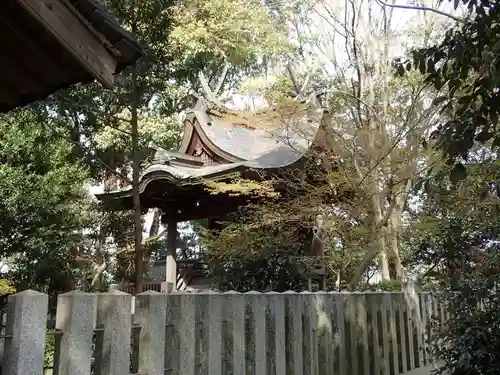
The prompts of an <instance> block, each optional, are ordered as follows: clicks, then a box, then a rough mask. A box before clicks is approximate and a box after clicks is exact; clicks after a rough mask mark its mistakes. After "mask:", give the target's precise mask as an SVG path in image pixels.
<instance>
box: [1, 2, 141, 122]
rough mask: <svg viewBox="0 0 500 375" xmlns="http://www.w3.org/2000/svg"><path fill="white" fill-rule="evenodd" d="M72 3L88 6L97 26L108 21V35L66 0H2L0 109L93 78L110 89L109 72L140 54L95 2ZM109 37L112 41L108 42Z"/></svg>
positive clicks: (110, 78)
mask: <svg viewBox="0 0 500 375" xmlns="http://www.w3.org/2000/svg"><path fill="white" fill-rule="evenodd" d="M75 3H76V4H79V5H78V6H79V7H84V6H86V9H89V12H90V15H88V16H89V17H93V19H96V20H98V21H96V22H95V23H99V25H100V27H101V24H102V27H101V29H102V28H103V27H104V24H105V23H106V22H107V23H108V26H105V27H107V29H106V30H108V31H109V33H108V34H109V35H107V36H104V35H103V34H102V33H100V32H99V31H97V29H96V28H95V27H94V25H93V24H92V23H91V22H89V21H88V20H87V19H86V18H85V17H84V16H83V15H82V14H81V13H80V12H79V10H77V9H76V7H75V6H74V5H73V2H71V1H70V0H2V1H0V71H1V75H0V112H6V111H8V110H10V109H12V108H15V107H17V106H20V105H25V104H28V103H29V102H32V101H35V100H39V99H44V98H45V97H46V96H48V95H50V94H52V93H54V92H55V91H58V90H60V89H63V88H67V87H69V86H72V85H74V84H76V83H80V82H89V81H92V80H93V79H97V80H98V81H99V82H100V83H101V84H103V85H104V86H105V87H111V86H113V83H114V82H113V81H114V78H113V75H114V74H115V73H116V72H117V71H118V70H120V69H123V67H124V66H126V65H129V64H131V63H132V62H133V61H135V60H137V58H138V57H140V55H141V54H142V50H141V48H140V47H139V45H138V44H137V43H136V42H134V40H133V39H132V38H131V37H130V36H129V35H126V32H125V30H123V29H121V28H120V27H119V26H118V25H117V24H116V25H115V24H113V25H110V18H109V17H108V16H107V14H103V10H102V9H101V8H99V10H98V12H99V14H98V15H95V12H97V10H96V7H97V5H96V3H95V1H94V0H85V1H82V0H80V1H78V2H75ZM92 12H94V13H92ZM110 35H113V36H114V37H115V38H116V40H115V41H113V42H110V40H109V39H108V37H109V36H110ZM115 42H116V43H121V46H122V47H123V48H122V47H120V48H119V47H117V46H115V45H114V43H115ZM125 55H127V56H125Z"/></svg>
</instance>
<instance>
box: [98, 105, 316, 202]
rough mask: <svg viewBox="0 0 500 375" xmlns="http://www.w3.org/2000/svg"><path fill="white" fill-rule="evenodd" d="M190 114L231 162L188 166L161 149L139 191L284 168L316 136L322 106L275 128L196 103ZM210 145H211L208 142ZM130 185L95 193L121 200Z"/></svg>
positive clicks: (143, 174)
mask: <svg viewBox="0 0 500 375" xmlns="http://www.w3.org/2000/svg"><path fill="white" fill-rule="evenodd" d="M192 113H193V114H194V115H195V116H196V119H197V128H196V130H197V131H198V132H203V134H200V136H203V137H205V138H206V139H207V140H208V141H209V143H211V146H212V147H214V148H215V149H220V150H222V151H223V152H224V153H227V154H229V155H231V156H232V157H234V160H235V161H234V162H229V163H225V164H212V165H204V166H196V165H187V164H182V163H180V164H179V162H178V161H177V160H179V161H180V159H182V156H181V154H179V153H169V152H168V151H164V150H160V152H159V153H160V157H159V158H158V159H157V160H156V161H155V162H154V163H153V164H152V165H150V166H149V167H148V168H146V169H145V170H144V171H143V173H142V174H141V177H140V192H141V193H142V192H144V191H145V190H146V188H147V186H148V184H149V183H151V182H152V181H157V180H166V181H168V182H169V183H172V184H174V185H177V186H183V185H194V184H201V183H203V181H204V180H210V179H217V178H219V177H224V176H228V175H230V174H232V173H235V172H240V171H243V170H248V169H257V170H273V169H280V168H285V167H288V166H290V165H293V164H294V163H296V162H298V161H299V160H300V159H301V158H302V157H303V156H304V154H305V153H306V152H307V151H308V150H309V148H310V146H311V144H312V142H314V140H315V139H316V135H317V133H318V130H319V127H320V123H321V119H322V117H323V113H324V111H323V108H320V107H318V106H316V105H315V103H310V105H308V107H307V110H305V111H304V116H301V117H300V118H298V119H296V121H294V123H290V122H289V123H284V124H281V125H280V126H279V127H278V128H277V129H276V130H275V131H272V132H271V131H266V130H264V129H250V128H244V127H239V126H234V125H233V124H230V123H226V122H224V121H222V120H219V119H217V118H215V117H214V116H210V115H208V114H207V111H206V110H205V109H204V108H203V107H201V106H200V104H197V106H196V107H195V109H194V110H193V111H192ZM208 146H210V145H208ZM131 194H132V188H131V187H126V188H124V189H121V190H119V191H115V192H111V193H107V194H100V195H97V198H98V199H106V198H111V199H122V198H127V197H130V196H131Z"/></svg>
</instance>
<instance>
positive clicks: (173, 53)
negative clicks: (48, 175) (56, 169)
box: [47, 0, 287, 292]
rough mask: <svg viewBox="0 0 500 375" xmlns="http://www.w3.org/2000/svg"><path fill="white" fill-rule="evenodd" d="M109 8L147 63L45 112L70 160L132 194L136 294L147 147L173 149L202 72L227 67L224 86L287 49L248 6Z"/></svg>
mask: <svg viewBox="0 0 500 375" xmlns="http://www.w3.org/2000/svg"><path fill="white" fill-rule="evenodd" d="M107 5H108V6H109V8H110V9H111V10H112V11H114V12H115V14H116V15H117V17H118V19H119V20H120V22H121V23H122V24H124V25H125V26H126V27H128V28H129V29H130V30H131V31H132V33H133V34H134V35H136V36H137V38H138V39H139V40H141V41H142V42H143V43H144V44H145V46H146V48H145V52H146V54H145V57H144V58H143V59H142V60H141V61H139V62H138V63H137V64H136V65H134V66H133V67H132V68H131V69H130V70H127V71H124V72H123V73H122V74H121V75H120V77H118V78H117V82H118V84H117V86H116V88H115V89H114V90H112V91H104V90H102V89H101V88H100V87H98V86H97V85H89V86H85V87H78V88H76V89H72V90H70V91H69V92H64V93H61V94H60V95H57V96H55V97H53V100H52V101H50V102H48V103H47V104H48V105H49V107H50V108H51V109H52V111H53V112H55V113H56V114H57V115H55V116H53V118H52V122H53V124H52V125H53V126H57V127H63V128H64V127H66V128H67V129H68V130H69V134H70V136H71V139H72V141H73V142H74V143H75V149H74V152H75V155H77V156H78V157H83V158H84V159H85V160H86V161H87V163H88V164H89V165H90V166H92V167H93V169H92V170H93V172H94V173H93V176H94V178H95V179H96V180H97V181H103V182H104V185H105V188H106V189H108V190H113V189H116V188H118V187H124V186H127V185H131V186H132V190H133V192H134V193H133V196H134V215H133V218H134V224H133V233H134V238H135V240H134V251H135V266H134V272H135V274H136V275H135V283H136V284H137V285H136V288H137V291H138V292H140V291H141V279H142V276H143V271H144V270H143V265H142V264H143V258H144V246H145V243H144V241H143V238H142V231H143V228H142V218H141V212H142V209H141V205H140V196H139V193H138V180H139V174H140V170H141V168H142V166H143V163H145V162H147V161H148V158H149V157H150V156H151V149H150V148H149V147H148V146H149V143H151V142H154V143H156V144H157V145H158V146H161V147H163V148H167V149H168V148H171V147H172V146H174V145H175V144H176V141H177V140H178V137H179V133H180V127H179V121H178V117H177V116H178V114H179V112H181V111H182V110H184V109H186V108H187V107H188V106H189V105H191V104H192V102H193V93H194V94H196V92H197V91H198V89H199V83H198V76H199V73H200V72H201V71H203V72H204V73H205V75H206V76H208V77H209V79H210V78H211V77H213V76H214V73H219V72H221V71H222V70H224V69H225V66H226V65H227V64H229V65H231V66H232V67H234V69H231V71H230V72H229V74H224V75H225V76H226V78H227V79H226V80H225V82H221V83H220V85H221V86H223V85H224V84H227V83H228V82H231V81H234V80H237V79H238V75H239V74H241V72H243V71H245V70H252V69H255V68H258V67H259V66H260V63H259V59H262V58H263V57H265V56H269V57H271V56H275V55H276V54H278V53H279V52H280V51H281V50H283V49H286V48H287V45H286V43H285V42H283V40H282V38H281V35H283V34H282V33H281V31H282V30H281V29H280V28H276V27H274V23H273V21H272V20H271V19H270V17H269V16H268V14H267V12H266V10H265V9H263V8H262V7H260V6H259V4H257V3H254V2H253V1H250V0H244V1H238V2H232V1H216V2H214V1H203V0H196V1H189V2H170V3H165V2H161V1H156V0H144V1H140V0H137V1H132V0H131V1H125V2H123V1H114V0H110V1H108V2H107ZM228 15H231V16H228ZM226 73H227V70H226ZM130 175H131V176H130ZM123 229H125V230H130V229H132V228H126V227H123ZM101 238H102V239H103V240H104V239H105V238H106V235H105V234H104V233H103V235H102V236H101ZM103 265H104V263H103ZM129 268H130V267H129ZM102 269H103V270H104V269H105V267H104V268H102Z"/></svg>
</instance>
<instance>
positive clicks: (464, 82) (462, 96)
mask: <svg viewBox="0 0 500 375" xmlns="http://www.w3.org/2000/svg"><path fill="white" fill-rule="evenodd" d="M462 3H463V4H464V6H467V8H468V10H469V15H470V16H469V17H468V18H466V19H464V20H462V22H460V23H458V24H456V25H454V26H452V27H450V28H449V29H448V30H447V31H446V33H445V36H444V38H443V39H442V40H441V41H440V42H439V43H436V44H435V45H432V46H430V47H425V48H420V49H416V50H414V51H413V53H412V55H413V56H412V57H413V64H414V65H413V66H414V67H416V68H418V69H419V70H420V71H421V72H422V73H423V74H426V75H427V78H426V81H427V82H428V83H430V84H432V85H433V86H434V87H435V88H436V89H438V90H442V91H443V96H441V97H439V98H437V99H436V101H435V103H434V104H435V105H436V106H438V107H439V108H440V109H441V112H442V113H443V114H445V115H446V116H447V117H448V121H446V122H445V123H443V124H442V126H440V127H439V129H438V131H437V133H436V135H439V138H438V140H439V143H438V146H439V148H440V149H442V150H443V151H444V153H445V156H446V157H447V159H448V162H449V163H451V164H454V163H455V162H457V164H456V168H455V169H453V170H452V172H453V173H455V174H456V175H457V176H458V175H463V173H461V172H463V171H464V169H463V166H462V164H461V162H463V161H464V160H467V159H468V157H469V155H470V151H471V150H472V149H473V147H474V146H475V144H481V145H485V146H487V147H491V148H492V149H493V150H496V147H498V145H499V144H500V136H499V134H498V131H497V124H498V116H499V113H500V108H499V107H498V105H497V102H498V95H499V94H498V89H497V88H498V86H499V83H500V82H499V78H498V76H499V74H498V71H497V65H498V64H497V63H496V62H497V60H498V58H499V56H500V55H499V51H500V49H499V47H500V46H499V44H498V43H497V38H496V37H495V36H496V35H497V33H498V31H499V29H498V27H499V26H498V20H499V15H500V13H499V9H498V6H497V5H498V3H497V2H496V1H480V2H476V1H472V0H471V1H469V0H466V1H462ZM457 6H458V2H454V7H455V8H457ZM409 64H410V63H408V65H407V66H408V67H410V65H409ZM403 69H404V68H403V66H400V71H401V72H402V70H403Z"/></svg>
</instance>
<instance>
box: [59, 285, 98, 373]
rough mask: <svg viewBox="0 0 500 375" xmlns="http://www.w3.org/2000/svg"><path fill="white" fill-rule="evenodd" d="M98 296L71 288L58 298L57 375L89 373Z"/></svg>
mask: <svg viewBox="0 0 500 375" xmlns="http://www.w3.org/2000/svg"><path fill="white" fill-rule="evenodd" d="M96 312H97V295H96V294H91V293H84V292H80V291H73V292H69V293H64V294H61V295H60V296H59V297H58V299H57V313H56V329H59V330H61V331H62V336H61V345H60V351H59V356H58V358H57V359H56V364H55V366H54V367H56V368H57V372H56V373H57V374H58V375H89V374H90V364H91V359H92V355H93V350H92V335H93V330H94V328H95V324H96V320H95V318H96Z"/></svg>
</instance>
